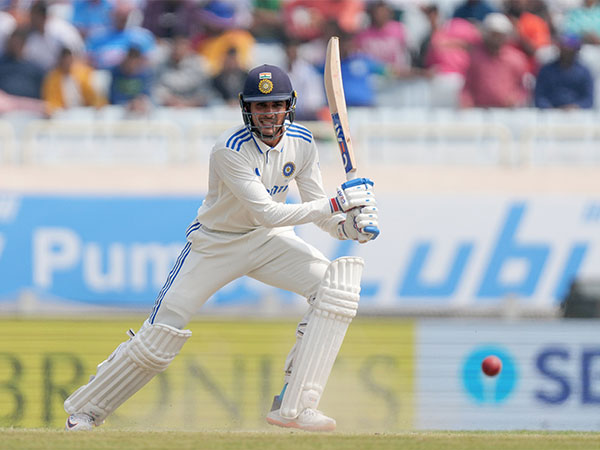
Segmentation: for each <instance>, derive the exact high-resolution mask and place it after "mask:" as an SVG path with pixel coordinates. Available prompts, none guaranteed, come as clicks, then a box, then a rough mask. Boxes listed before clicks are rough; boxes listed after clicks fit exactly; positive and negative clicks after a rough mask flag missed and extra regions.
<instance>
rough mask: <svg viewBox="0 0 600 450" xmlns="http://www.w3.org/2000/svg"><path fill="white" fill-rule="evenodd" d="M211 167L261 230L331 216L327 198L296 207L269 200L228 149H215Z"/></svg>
mask: <svg viewBox="0 0 600 450" xmlns="http://www.w3.org/2000/svg"><path fill="white" fill-rule="evenodd" d="M211 164H213V166H214V169H215V171H216V173H217V175H218V176H219V178H220V179H221V181H222V182H223V183H225V185H226V186H227V187H228V188H229V189H230V190H231V192H232V193H233V195H234V196H235V197H236V198H237V199H238V200H239V201H240V203H241V204H242V205H243V206H244V208H246V209H247V210H248V211H249V212H250V214H252V216H253V217H254V218H255V219H256V220H257V221H258V223H260V224H261V225H262V226H265V227H282V226H294V225H301V224H304V223H310V222H316V221H319V220H323V219H325V218H327V217H330V216H331V207H330V206H329V199H328V198H326V197H323V198H315V199H314V200H313V201H309V202H305V203H300V204H286V203H279V202H275V201H273V199H272V198H271V195H270V194H269V193H268V192H267V189H266V188H265V186H264V185H263V184H262V182H261V181H260V179H259V178H258V177H257V176H256V175H255V174H254V171H253V170H252V165H251V164H250V162H249V161H247V160H245V159H244V156H243V155H242V154H240V153H237V152H235V151H233V150H231V149H227V148H223V149H219V150H216V151H215V152H214V153H213V155H212V158H211Z"/></svg>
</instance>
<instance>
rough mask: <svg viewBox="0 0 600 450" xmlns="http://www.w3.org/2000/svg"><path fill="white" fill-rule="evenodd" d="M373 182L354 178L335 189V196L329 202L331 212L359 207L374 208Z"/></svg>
mask: <svg viewBox="0 0 600 450" xmlns="http://www.w3.org/2000/svg"><path fill="white" fill-rule="evenodd" d="M375 205H377V202H376V201H375V194H374V193H373V181H371V180H370V179H369V178H355V179H354V180H350V181H346V182H345V183H344V184H342V185H341V186H340V187H338V188H337V193H336V196H335V197H333V198H331V199H330V200H329V206H330V207H331V212H338V211H343V212H346V211H349V210H351V209H353V208H357V207H359V206H375Z"/></svg>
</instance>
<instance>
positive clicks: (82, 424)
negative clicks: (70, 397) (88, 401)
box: [65, 413, 94, 431]
mask: <svg viewBox="0 0 600 450" xmlns="http://www.w3.org/2000/svg"><path fill="white" fill-rule="evenodd" d="M93 427H94V419H93V417H92V416H89V415H87V414H84V413H78V414H71V415H70V416H69V417H68V418H67V423H66V424H65V430H67V431H89V430H91V429H92V428H93Z"/></svg>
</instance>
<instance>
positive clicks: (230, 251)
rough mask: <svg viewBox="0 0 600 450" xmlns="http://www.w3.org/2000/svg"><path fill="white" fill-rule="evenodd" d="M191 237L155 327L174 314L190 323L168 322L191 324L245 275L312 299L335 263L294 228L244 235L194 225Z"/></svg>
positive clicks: (160, 300)
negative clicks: (219, 293) (212, 298)
mask: <svg viewBox="0 0 600 450" xmlns="http://www.w3.org/2000/svg"><path fill="white" fill-rule="evenodd" d="M187 239H188V242H187V244H186V245H185V247H184V249H183V251H182V252H181V254H180V255H179V258H178V259H177V261H176V263H175V265H174V267H173V269H172V270H171V273H170V274H169V276H168V278H167V281H166V282H165V285H164V286H163V288H162V290H161V291H160V293H159V295H158V297H157V299H156V303H155V305H154V308H153V310H152V313H151V314H150V317H149V319H148V320H149V322H150V323H155V321H156V322H159V323H165V322H164V321H163V320H161V317H168V313H169V312H174V313H176V314H177V315H178V316H181V317H182V318H183V320H184V321H185V323H184V324H181V323H177V324H169V323H167V324H168V325H174V326H175V325H176V326H179V327H183V326H185V324H187V322H189V320H190V319H191V317H192V316H193V315H194V314H195V313H196V312H197V311H198V310H199V309H200V307H201V306H202V305H203V304H204V303H205V302H206V301H207V300H208V299H209V298H210V296H211V295H213V294H214V293H215V292H217V291H218V290H219V289H221V288H222V287H223V286H225V285H226V284H227V283H229V282H231V281H233V280H235V279H237V278H240V277H242V276H244V275H247V276H249V277H252V278H255V279H256V280H259V281H262V282H263V283H266V284H268V285H270V286H275V287H278V288H281V289H285V290H287V291H291V292H295V293H297V294H300V295H302V296H304V297H306V298H307V299H310V298H311V297H313V296H314V295H316V293H317V290H318V288H319V284H320V283H321V279H322V278H323V276H324V274H325V271H326V269H327V266H328V265H329V262H330V261H329V260H328V259H327V258H325V256H324V255H323V254H322V253H321V252H320V251H319V250H317V249H316V248H314V247H313V246H312V245H310V244H308V243H306V242H304V241H303V240H302V239H300V238H299V237H298V236H297V235H296V233H294V230H293V228H292V227H281V228H259V229H257V230H254V231H251V232H249V233H245V234H239V233H228V232H222V231H215V230H208V229H206V228H205V227H202V226H200V225H199V224H193V225H192V226H190V228H188V235H187ZM309 313H310V311H309ZM309 313H308V314H307V315H309ZM157 317H158V319H157ZM307 318H308V317H306V319H307ZM303 322H304V323H305V322H306V320H303ZM304 323H301V324H302V325H304ZM302 328H304V327H302Z"/></svg>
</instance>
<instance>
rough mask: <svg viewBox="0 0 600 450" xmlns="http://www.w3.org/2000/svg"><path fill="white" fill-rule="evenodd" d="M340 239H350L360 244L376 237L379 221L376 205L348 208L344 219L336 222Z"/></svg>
mask: <svg viewBox="0 0 600 450" xmlns="http://www.w3.org/2000/svg"><path fill="white" fill-rule="evenodd" d="M338 235H339V236H340V238H341V239H352V240H354V241H358V242H360V243H361V244H364V243H365V242H368V241H371V240H374V239H377V236H379V221H378V216H377V207H376V206H363V207H361V208H355V209H352V210H350V211H349V212H348V213H347V214H346V220H345V221H343V222H340V223H339V224H338Z"/></svg>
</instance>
